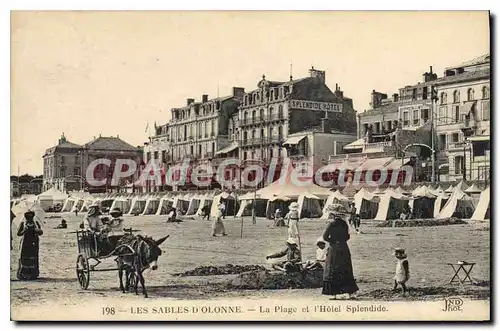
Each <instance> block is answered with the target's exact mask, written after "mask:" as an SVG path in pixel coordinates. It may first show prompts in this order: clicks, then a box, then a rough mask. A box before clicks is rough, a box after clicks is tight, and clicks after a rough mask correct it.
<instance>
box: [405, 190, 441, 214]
mask: <svg viewBox="0 0 500 331" xmlns="http://www.w3.org/2000/svg"><path fill="white" fill-rule="evenodd" d="M438 194H439V193H436V194H435V192H434V191H433V190H432V189H430V188H429V187H427V186H425V185H421V186H419V187H418V188H416V189H415V190H413V192H412V197H413V199H412V200H410V201H409V205H410V208H411V211H412V216H413V218H433V217H434V207H435V202H436V198H437V195H438Z"/></svg>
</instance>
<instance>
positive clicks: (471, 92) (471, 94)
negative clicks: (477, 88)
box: [467, 88, 474, 101]
mask: <svg viewBox="0 0 500 331" xmlns="http://www.w3.org/2000/svg"><path fill="white" fill-rule="evenodd" d="M472 100H474V90H473V89H471V88H470V89H468V90H467V101H472Z"/></svg>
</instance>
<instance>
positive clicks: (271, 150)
mask: <svg viewBox="0 0 500 331" xmlns="http://www.w3.org/2000/svg"><path fill="white" fill-rule="evenodd" d="M273 152H274V148H272V147H271V148H269V158H270V159H272V158H273Z"/></svg>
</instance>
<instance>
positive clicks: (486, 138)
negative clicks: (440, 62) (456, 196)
mask: <svg viewBox="0 0 500 331" xmlns="http://www.w3.org/2000/svg"><path fill="white" fill-rule="evenodd" d="M436 87H437V94H438V98H439V99H438V101H437V105H436V108H437V113H436V134H437V140H438V149H439V150H440V157H441V159H444V161H443V162H442V163H441V164H440V165H439V167H440V177H441V178H442V179H443V180H460V179H466V180H470V181H474V180H480V181H489V178H490V177H489V173H490V151H491V148H490V55H489V54H486V55H483V56H480V57H478V58H475V59H472V60H470V61H467V62H465V63H462V64H460V65H457V66H453V67H449V68H446V69H445V72H444V77H442V78H440V79H438V80H437V81H436ZM446 161H447V162H446Z"/></svg>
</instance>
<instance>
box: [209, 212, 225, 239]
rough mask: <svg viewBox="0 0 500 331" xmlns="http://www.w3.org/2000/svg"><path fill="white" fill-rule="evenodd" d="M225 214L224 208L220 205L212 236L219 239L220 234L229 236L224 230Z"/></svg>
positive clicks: (213, 224)
mask: <svg viewBox="0 0 500 331" xmlns="http://www.w3.org/2000/svg"><path fill="white" fill-rule="evenodd" d="M223 212H224V206H223V205H222V204H219V205H218V206H217V215H216V216H215V218H214V220H213V223H212V236H213V237H217V235H218V234H222V235H223V236H227V234H226V229H225V228H224V223H223V222H222V215H223Z"/></svg>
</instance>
